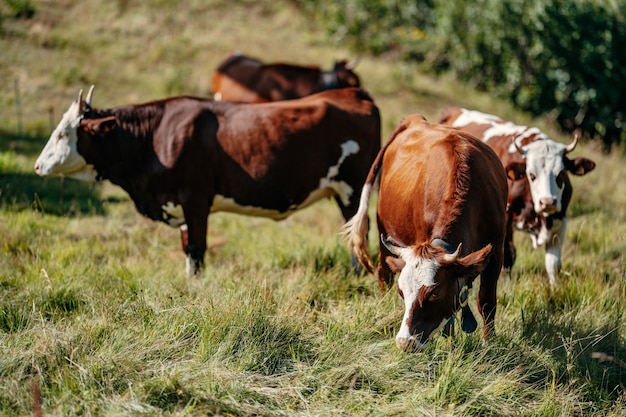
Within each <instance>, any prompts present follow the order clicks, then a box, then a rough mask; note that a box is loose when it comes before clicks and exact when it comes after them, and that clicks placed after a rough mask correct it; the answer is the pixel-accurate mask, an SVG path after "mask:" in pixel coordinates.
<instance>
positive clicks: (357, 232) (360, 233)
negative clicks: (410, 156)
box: [341, 123, 407, 274]
mask: <svg viewBox="0 0 626 417" xmlns="http://www.w3.org/2000/svg"><path fill="white" fill-rule="evenodd" d="M406 128H407V125H406V124H404V123H401V124H400V125H399V126H398V127H396V129H395V130H394V131H393V133H392V134H391V136H390V139H389V140H388V141H387V143H386V144H385V146H384V147H383V148H382V149H381V150H380V151H379V152H378V155H376V159H374V162H373V163H372V166H371V167H370V170H369V172H368V174H367V178H366V179H365V184H364V185H363V189H362V190H361V199H360V200H359V208H358V210H357V212H356V214H355V215H354V216H353V217H352V218H351V219H350V220H348V221H347V222H346V224H344V225H343V227H342V229H341V235H342V236H343V237H344V238H345V239H346V240H347V241H348V248H349V249H350V252H351V253H352V254H353V255H354V256H356V258H357V259H358V260H359V263H360V264H361V265H363V267H364V268H365V269H366V270H367V271H368V272H369V273H371V274H373V273H374V261H373V260H372V257H371V255H370V253H369V250H368V246H369V242H368V237H367V234H368V232H369V216H368V211H369V205H370V197H371V195H372V189H373V187H374V182H375V181H376V178H377V177H378V173H379V172H380V168H381V166H382V164H383V157H384V156H385V151H386V150H387V147H388V146H389V144H390V143H391V142H393V140H394V138H396V137H397V135H398V133H400V132H401V131H403V130H405V129H406Z"/></svg>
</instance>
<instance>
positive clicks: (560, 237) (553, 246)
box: [545, 217, 567, 291]
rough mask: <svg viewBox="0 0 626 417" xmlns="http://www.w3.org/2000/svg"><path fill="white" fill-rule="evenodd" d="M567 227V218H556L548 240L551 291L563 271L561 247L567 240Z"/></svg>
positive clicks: (547, 264)
mask: <svg viewBox="0 0 626 417" xmlns="http://www.w3.org/2000/svg"><path fill="white" fill-rule="evenodd" d="M566 229H567V218H566V217H564V218H563V219H562V220H554V224H553V225H552V230H551V233H550V238H549V239H548V241H547V242H546V258H545V259H546V271H547V272H548V279H549V280H550V291H552V290H554V287H555V286H556V279H557V277H558V276H559V272H560V271H561V249H562V248H563V241H564V240H565V231H566Z"/></svg>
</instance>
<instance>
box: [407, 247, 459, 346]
mask: <svg viewBox="0 0 626 417" xmlns="http://www.w3.org/2000/svg"><path fill="white" fill-rule="evenodd" d="M400 251H401V252H400V257H401V258H402V260H404V262H405V263H406V264H405V266H404V268H402V272H400V276H399V277H398V288H399V289H400V290H401V291H402V294H403V295H404V316H403V317H402V323H401V325H400V330H399V331H398V334H397V335H396V341H398V339H409V340H415V338H416V337H417V336H418V335H412V334H411V331H410V329H409V326H408V324H407V323H408V321H409V319H410V314H411V309H412V307H413V304H414V303H415V302H416V300H417V296H418V295H419V292H420V289H421V288H422V287H424V286H427V287H432V286H433V285H435V274H436V273H437V270H438V269H439V267H440V264H439V263H438V262H437V261H435V260H432V259H423V258H420V257H417V256H415V254H414V253H413V250H412V249H411V248H402V249H401V250H400ZM446 321H447V319H446ZM416 342H417V341H416Z"/></svg>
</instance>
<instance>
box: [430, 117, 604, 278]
mask: <svg viewBox="0 0 626 417" xmlns="http://www.w3.org/2000/svg"><path fill="white" fill-rule="evenodd" d="M440 122H441V123H443V124H446V125H449V126H452V127H455V128H458V129H460V130H462V131H464V132H468V133H470V134H472V135H474V136H476V137H477V138H479V139H481V140H482V141H483V142H485V143H486V144H487V145H489V146H490V147H491V148H492V149H493V150H494V151H495V152H496V154H498V157H499V158H500V160H501V161H502V165H503V166H504V168H505V170H506V171H507V174H508V177H509V197H508V207H507V237H506V242H505V256H504V266H505V267H506V268H511V267H512V266H513V263H514V262H515V255H516V252H515V246H514V244H513V225H515V226H516V227H517V228H518V229H520V230H523V231H525V232H527V233H529V234H530V237H531V239H532V242H533V246H534V247H535V248H537V247H539V246H541V245H543V244H545V245H546V255H545V264H546V270H547V272H548V278H549V283H550V287H549V288H550V289H552V288H554V286H555V283H556V278H557V276H558V274H559V270H560V268H561V250H562V247H563V241H564V240H565V231H566V228H567V215H566V211H567V206H568V205H569V202H570V200H571V198H572V184H571V182H570V179H569V176H568V175H567V173H568V172H571V173H572V174H574V175H585V174H586V173H588V172H589V171H591V170H592V169H594V168H595V166H596V165H595V163H594V162H593V161H591V160H589V159H587V158H576V159H569V158H568V157H567V154H568V153H570V152H571V151H573V150H574V148H575V147H576V143H577V138H574V141H573V142H572V143H570V144H569V145H563V144H561V143H558V142H555V141H553V140H552V139H550V138H548V136H546V135H545V134H544V133H542V132H541V131H540V130H539V129H537V128H533V127H526V126H519V125H515V124H513V123H511V122H508V121H504V120H502V119H500V118H499V117H497V116H493V115H490V114H485V113H481V112H478V111H474V110H467V109H462V108H459V107H454V106H451V107H449V108H447V109H446V110H445V111H444V113H443V114H442V117H441V120H440Z"/></svg>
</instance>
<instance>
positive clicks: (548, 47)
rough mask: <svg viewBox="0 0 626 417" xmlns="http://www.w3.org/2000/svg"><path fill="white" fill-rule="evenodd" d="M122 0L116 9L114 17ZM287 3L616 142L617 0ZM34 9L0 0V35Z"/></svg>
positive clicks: (619, 93) (622, 137)
mask: <svg viewBox="0 0 626 417" xmlns="http://www.w3.org/2000/svg"><path fill="white" fill-rule="evenodd" d="M129 2H130V0H119V1H118V2H117V3H116V5H115V6H114V7H116V8H117V10H118V14H120V15H121V14H123V13H124V12H125V10H126V9H127V7H128V4H129ZM158 3H159V6H160V7H165V6H166V5H167V2H158ZM218 3H219V2H218ZM293 4H294V5H295V7H299V8H301V9H303V10H304V11H305V12H306V13H307V14H308V15H310V16H312V17H313V22H314V23H315V24H316V25H317V26H319V27H321V28H323V30H324V31H326V32H327V34H328V35H330V36H331V37H332V38H333V40H334V42H335V43H336V44H342V45H347V46H348V47H349V48H350V49H351V50H352V51H353V52H356V53H362V54H371V55H375V56H377V55H385V54H389V55H392V56H394V57H395V58H399V59H401V60H404V61H406V62H412V63H419V64H420V68H421V69H422V70H424V71H428V72H431V73H434V74H442V73H447V74H450V75H452V76H454V77H455V78H457V79H459V80H462V81H463V82H465V83H467V84H468V85H469V86H470V87H472V88H476V89H478V90H482V91H487V92H490V93H493V94H494V95H496V96H497V97H498V98H504V99H506V100H508V101H510V102H511V103H512V105H514V106H515V107H517V108H518V109H520V110H523V111H527V112H529V113H530V114H531V115H532V116H533V117H535V116H540V115H541V116H544V117H545V116H547V117H548V119H550V120H552V121H554V123H555V124H556V125H557V126H558V127H559V128H560V129H562V130H563V132H564V133H572V132H575V131H579V132H580V133H582V134H583V135H584V136H586V137H587V138H589V139H592V140H596V141H598V142H599V143H601V144H602V146H603V148H604V150H606V151H609V150H611V148H612V147H613V146H615V145H618V146H619V145H624V144H626V131H625V130H624V123H625V122H626V121H625V112H626V94H625V93H624V92H625V91H626V54H625V53H623V51H622V49H623V47H624V46H625V45H626V1H624V0H506V1H502V0H458V1H455V2H454V7H451V4H450V2H448V1H446V0H412V1H399V0H344V1H340V2H337V1H334V0H294V3H293ZM39 6H41V7H46V2H41V4H40V3H34V2H33V1H32V0H0V32H2V33H5V34H6V32H7V31H6V29H5V27H6V26H7V25H6V23H7V22H8V21H10V20H15V19H30V18H32V17H33V16H35V14H37V7H39ZM153 6H154V4H153ZM170 6H171V5H167V7H170ZM3 23H4V24H3ZM65 41H67V40H65ZM47 42H48V43H49V42H53V43H54V42H64V39H61V38H58V39H57V38H55V39H52V40H48V41H47ZM73 42H75V41H73ZM53 46H55V45H53ZM77 71H79V70H78V69H77ZM80 75H81V74H76V73H71V74H65V76H66V77H69V78H70V79H76V78H77V77H79V76H80ZM190 75H191V74H188V73H184V71H183V72H181V73H180V74H178V75H177V76H172V77H170V78H172V80H171V85H170V84H168V85H169V90H171V91H170V93H176V92H178V91H179V90H181V88H178V87H180V86H179V85H178V84H180V83H181V82H183V81H181V80H183V79H185V78H188V77H189V76H190ZM57 77H61V78H63V75H62V74H57Z"/></svg>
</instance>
